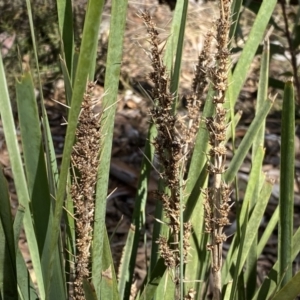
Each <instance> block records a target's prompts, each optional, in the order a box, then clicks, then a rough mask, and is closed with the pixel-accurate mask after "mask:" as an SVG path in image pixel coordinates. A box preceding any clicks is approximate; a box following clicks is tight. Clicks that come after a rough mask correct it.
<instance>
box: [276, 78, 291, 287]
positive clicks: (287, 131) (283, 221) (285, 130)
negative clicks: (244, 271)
mask: <svg viewBox="0 0 300 300" xmlns="http://www.w3.org/2000/svg"><path fill="white" fill-rule="evenodd" d="M294 140H295V97H294V86H293V82H292V81H287V83H286V85H285V88H284V96H283V107H282V121H281V150H280V158H281V160H280V198H279V253H278V260H279V274H278V276H279V278H282V277H283V280H282V283H281V287H283V286H284V285H285V284H286V283H287V282H288V281H289V280H290V279H291V278H292V263H293V261H292V260H291V252H292V243H291V241H292V237H293V218H294V215H293V213H294V172H295V171H294V168H295V141H294ZM284 274H285V275H284Z"/></svg>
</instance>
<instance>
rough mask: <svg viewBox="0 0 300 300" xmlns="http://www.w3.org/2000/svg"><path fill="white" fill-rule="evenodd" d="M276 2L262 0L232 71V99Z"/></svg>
mask: <svg viewBox="0 0 300 300" xmlns="http://www.w3.org/2000/svg"><path fill="white" fill-rule="evenodd" d="M276 4H277V0H268V1H263V2H262V4H261V7H260V10H259V12H258V14H257V16H256V18H255V21H254V24H253V26H252V29H251V32H250V34H249V37H248V39H247V43H246V45H245V47H244V49H243V52H242V54H241V56H240V57H239V60H238V63H237V65H236V68H235V70H234V73H233V78H232V85H233V87H232V90H233V95H232V97H233V99H234V101H236V99H237V97H238V95H239V93H240V91H241V88H242V86H243V84H244V82H245V80H246V78H247V73H248V70H249V67H250V65H251V63H252V61H253V58H254V56H255V52H256V50H257V48H258V46H259V44H260V43H261V40H262V38H263V35H264V31H265V29H266V28H267V25H268V22H269V20H270V18H271V16H272V13H273V10H274V8H275V6H276Z"/></svg>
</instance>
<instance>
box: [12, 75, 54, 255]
mask: <svg viewBox="0 0 300 300" xmlns="http://www.w3.org/2000/svg"><path fill="white" fill-rule="evenodd" d="M16 91H17V105H18V112H19V125H20V130H21V138H22V146H23V155H24V162H25V171H26V178H27V185H28V191H29V195H30V198H31V205H32V215H33V219H34V224H35V232H36V239H37V243H38V246H39V251H40V256H42V253H43V248H44V245H45V239H46V234H47V229H48V224H49V218H50V214H51V202H50V193H49V187H48V180H47V172H46V164H45V160H44V151H43V146H42V134H41V131H40V122H39V116H38V108H37V104H36V100H35V94H34V87H33V81H32V77H31V75H30V73H25V74H24V75H23V76H22V78H21V81H19V82H17V84H16ZM42 199H43V200H42Z"/></svg>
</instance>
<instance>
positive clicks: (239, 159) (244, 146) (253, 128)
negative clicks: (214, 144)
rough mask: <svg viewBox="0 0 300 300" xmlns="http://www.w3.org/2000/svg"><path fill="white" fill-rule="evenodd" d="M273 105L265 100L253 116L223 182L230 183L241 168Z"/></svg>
mask: <svg viewBox="0 0 300 300" xmlns="http://www.w3.org/2000/svg"><path fill="white" fill-rule="evenodd" d="M272 104H273V101H271V100H266V101H264V103H263V105H262V107H261V109H260V111H259V112H258V114H257V115H256V116H255V118H254V120H253V122H252V123H251V125H250V127H249V129H248V131H247V133H246V135H245V136H244V138H243V140H242V142H241V144H240V145H239V148H238V149H237V151H236V153H235V155H234V157H233V158H232V160H231V162H230V164H229V167H228V170H227V171H226V173H225V174H224V180H225V181H226V182H228V183H230V182H232V180H233V179H234V177H235V176H236V173H237V171H238V170H239V168H240V167H241V165H242V163H243V160H244V158H245V157H246V155H247V153H248V151H249V149H250V147H251V144H252V143H253V140H254V138H255V136H256V134H257V132H258V130H259V128H260V127H261V125H262V123H263V122H264V120H265V118H266V116H267V114H268V112H269V110H270V108H271V106H272Z"/></svg>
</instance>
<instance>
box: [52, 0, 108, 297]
mask: <svg viewBox="0 0 300 300" xmlns="http://www.w3.org/2000/svg"><path fill="white" fill-rule="evenodd" d="M101 3H102V0H91V1H90V3H89V9H88V11H87V14H86V18H85V24H84V29H83V37H82V45H81V49H80V55H79V61H78V66H77V71H76V76H75V81H74V89H73V95H72V106H71V109H70V111H69V118H68V127H67V133H66V138H65V146H64V151H63V160H62V164H61V173H60V177H59V184H58V190H57V197H56V205H55V212H54V218H53V224H52V234H51V246H50V248H49V252H50V259H49V267H48V276H47V283H50V278H51V277H52V272H53V264H54V253H55V251H56V248H57V241H58V237H59V233H60V221H61V216H62V207H63V203H64V198H65V192H66V187H67V178H68V173H69V166H70V159H71V152H72V149H73V141H74V135H75V129H76V126H77V119H78V115H79V112H80V107H81V102H82V97H83V93H84V91H85V88H86V83H87V79H88V75H89V73H90V69H91V67H92V62H91V59H90V57H93V53H91V52H92V50H91V49H94V48H95V46H94V45H95V44H96V43H97V39H98V32H99V28H100V18H101V16H100V15H99V10H98V8H99V7H100V5H101ZM99 273H100V271H99ZM49 287H50V285H49V284H48V288H47V290H48V291H49ZM47 296H49V294H47Z"/></svg>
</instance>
